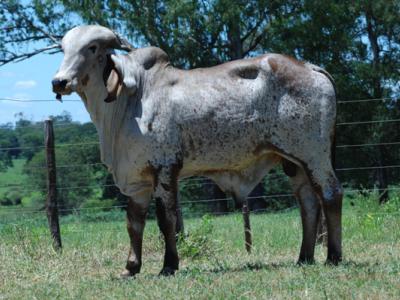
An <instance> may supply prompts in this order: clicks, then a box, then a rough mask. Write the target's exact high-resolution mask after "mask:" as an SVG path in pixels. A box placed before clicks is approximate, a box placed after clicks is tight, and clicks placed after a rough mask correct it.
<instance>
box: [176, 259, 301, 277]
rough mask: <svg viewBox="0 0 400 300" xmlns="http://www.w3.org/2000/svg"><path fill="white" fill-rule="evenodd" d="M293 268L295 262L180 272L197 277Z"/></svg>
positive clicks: (217, 267) (189, 269) (252, 264)
mask: <svg viewBox="0 0 400 300" xmlns="http://www.w3.org/2000/svg"><path fill="white" fill-rule="evenodd" d="M292 267H296V264H295V263H293V262H287V263H263V262H248V263H245V264H242V265H232V266H229V265H226V264H225V265H218V266H216V267H214V268H197V267H190V268H187V269H184V270H181V271H179V274H182V275H195V274H199V273H215V274H223V273H236V272H246V271H260V270H276V269H285V268H292Z"/></svg>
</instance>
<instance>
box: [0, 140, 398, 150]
mask: <svg viewBox="0 0 400 300" xmlns="http://www.w3.org/2000/svg"><path fill="white" fill-rule="evenodd" d="M99 144H100V143H99V142H97V141H90V142H78V143H59V144H56V145H55V149H57V148H63V147H75V146H93V145H99ZM392 145H400V142H380V143H366V144H347V145H337V146H336V148H353V147H376V146H392ZM42 148H46V146H44V145H37V146H20V147H3V148H0V151H10V150H27V149H42ZM49 149H52V148H49Z"/></svg>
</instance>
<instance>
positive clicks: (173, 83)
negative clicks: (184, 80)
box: [169, 79, 178, 86]
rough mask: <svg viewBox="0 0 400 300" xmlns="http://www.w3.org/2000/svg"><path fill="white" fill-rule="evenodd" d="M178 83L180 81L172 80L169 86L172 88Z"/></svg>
mask: <svg viewBox="0 0 400 300" xmlns="http://www.w3.org/2000/svg"><path fill="white" fill-rule="evenodd" d="M177 83H178V79H172V80H171V81H170V82H169V85H170V86H174V85H175V84H177Z"/></svg>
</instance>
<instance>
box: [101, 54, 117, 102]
mask: <svg viewBox="0 0 400 300" xmlns="http://www.w3.org/2000/svg"><path fill="white" fill-rule="evenodd" d="M103 81H104V85H105V87H106V89H107V97H106V98H105V99H104V102H107V103H108V102H113V101H115V100H116V99H117V98H118V96H119V94H120V93H121V91H122V80H121V74H120V73H119V72H118V70H117V69H116V67H115V64H114V61H113V60H112V59H111V57H110V55H107V61H106V66H105V67H104V71H103Z"/></svg>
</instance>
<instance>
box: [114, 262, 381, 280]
mask: <svg viewBox="0 0 400 300" xmlns="http://www.w3.org/2000/svg"><path fill="white" fill-rule="evenodd" d="M379 265H380V264H379V263H378V262H367V261H360V262H357V261H353V260H348V261H343V262H341V263H340V264H339V265H338V266H332V265H326V264H324V263H312V264H303V265H298V264H296V263H295V262H290V261H289V262H279V263H264V262H247V263H244V264H241V265H226V264H225V265H222V264H219V265H217V266H216V267H214V268H207V267H197V266H193V267H187V268H185V269H182V270H179V271H178V272H177V273H176V275H177V276H184V277H194V276H198V275H202V274H207V273H213V274H227V273H238V272H248V271H261V270H266V271H274V270H281V269H297V268H309V267H313V266H319V267H323V268H332V269H335V268H346V269H353V270H355V269H360V270H361V269H371V268H373V267H376V266H379ZM138 276H140V277H141V278H143V279H150V280H154V279H157V278H168V277H164V276H160V275H155V274H143V273H141V274H138ZM170 277H171V278H173V277H174V276H170ZM132 279H133V280H134V279H135V277H130V278H128V281H129V280H132ZM111 280H117V281H127V278H121V277H116V276H111Z"/></svg>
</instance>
